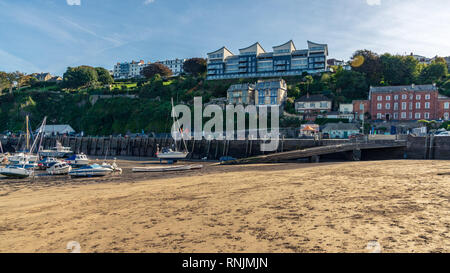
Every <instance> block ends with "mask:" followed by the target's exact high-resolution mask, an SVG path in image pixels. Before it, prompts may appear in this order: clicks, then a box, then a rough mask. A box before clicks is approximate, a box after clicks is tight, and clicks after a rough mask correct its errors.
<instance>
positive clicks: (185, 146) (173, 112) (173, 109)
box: [170, 98, 187, 151]
mask: <svg viewBox="0 0 450 273" xmlns="http://www.w3.org/2000/svg"><path fill="white" fill-rule="evenodd" d="M170 101H171V102H172V119H173V122H174V123H175V107H174V106H173V98H171V99H170ZM176 121H177V124H178V131H179V132H180V133H181V126H180V122H179V121H178V119H176ZM181 139H182V140H183V144H184V149H185V151H187V145H186V142H185V141H184V138H183V134H182V133H181ZM176 143H177V141H176V140H175V148H177V145H176Z"/></svg>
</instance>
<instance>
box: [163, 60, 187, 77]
mask: <svg viewBox="0 0 450 273" xmlns="http://www.w3.org/2000/svg"><path fill="white" fill-rule="evenodd" d="M185 61H186V59H172V60H165V61H157V62H156V63H160V64H163V65H165V66H167V67H168V68H169V69H170V70H171V71H172V74H173V76H178V75H180V74H181V73H183V72H184V69H183V65H184V62H185Z"/></svg>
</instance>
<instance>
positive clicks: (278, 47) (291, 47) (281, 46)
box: [272, 40, 296, 51]
mask: <svg viewBox="0 0 450 273" xmlns="http://www.w3.org/2000/svg"><path fill="white" fill-rule="evenodd" d="M272 48H273V50H274V51H275V50H277V49H280V48H289V49H290V50H291V51H294V50H296V48H295V44H294V42H293V41H292V40H289V41H287V42H286V43H284V44H282V45H279V46H274V47H272Z"/></svg>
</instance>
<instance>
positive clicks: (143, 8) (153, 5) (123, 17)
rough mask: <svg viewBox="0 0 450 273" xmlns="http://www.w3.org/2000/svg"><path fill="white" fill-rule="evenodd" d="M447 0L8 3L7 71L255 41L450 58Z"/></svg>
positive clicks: (2, 2) (2, 17) (2, 47)
mask: <svg viewBox="0 0 450 273" xmlns="http://www.w3.org/2000/svg"><path fill="white" fill-rule="evenodd" d="M449 14H450V1H448V0H309V1H304V0H276V1H275V0H259V1H255V0H239V1H238V0H226V1H224V0H0V71H15V70H19V71H23V72H26V73H33V72H51V73H53V74H57V75H62V73H63V72H64V71H65V70H66V68H67V66H77V65H83V64H86V65H92V66H103V67H105V68H108V69H112V67H113V65H114V64H115V63H116V62H120V61H131V60H139V59H143V60H145V61H151V62H153V61H156V60H163V59H167V58H177V57H178V58H187V57H205V56H206V53H207V52H210V51H214V50H216V49H218V48H220V47H222V46H224V45H225V46H227V47H228V48H229V49H230V50H231V51H233V52H234V53H237V51H238V49H239V48H243V47H246V46H248V45H250V44H252V43H254V42H256V41H259V42H260V43H261V45H262V46H263V47H264V48H265V49H266V50H267V51H271V50H272V49H271V47H272V46H275V45H279V44H282V43H284V42H286V41H288V40H290V39H292V40H294V42H295V44H296V47H297V48H305V47H306V41H307V40H311V41H314V42H318V43H327V44H328V46H329V52H330V57H335V58H339V59H345V60H347V59H349V57H350V56H351V54H352V53H353V52H354V51H355V50H357V49H363V48H367V49H371V50H374V51H376V52H378V53H384V52H390V53H393V54H396V53H398V54H404V53H406V52H407V53H410V52H414V53H416V54H419V55H425V56H429V57H432V56H435V55H441V56H449V55H450V35H449V33H450V16H449Z"/></svg>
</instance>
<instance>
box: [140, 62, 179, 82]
mask: <svg viewBox="0 0 450 273" xmlns="http://www.w3.org/2000/svg"><path fill="white" fill-rule="evenodd" d="M156 74H159V75H160V76H161V77H168V76H171V75H172V70H170V69H169V68H168V67H167V66H165V65H163V64H160V63H152V64H149V65H147V66H146V67H144V69H142V71H141V75H143V76H144V77H146V78H147V79H150V78H153V77H154V76H155V75H156Z"/></svg>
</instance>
